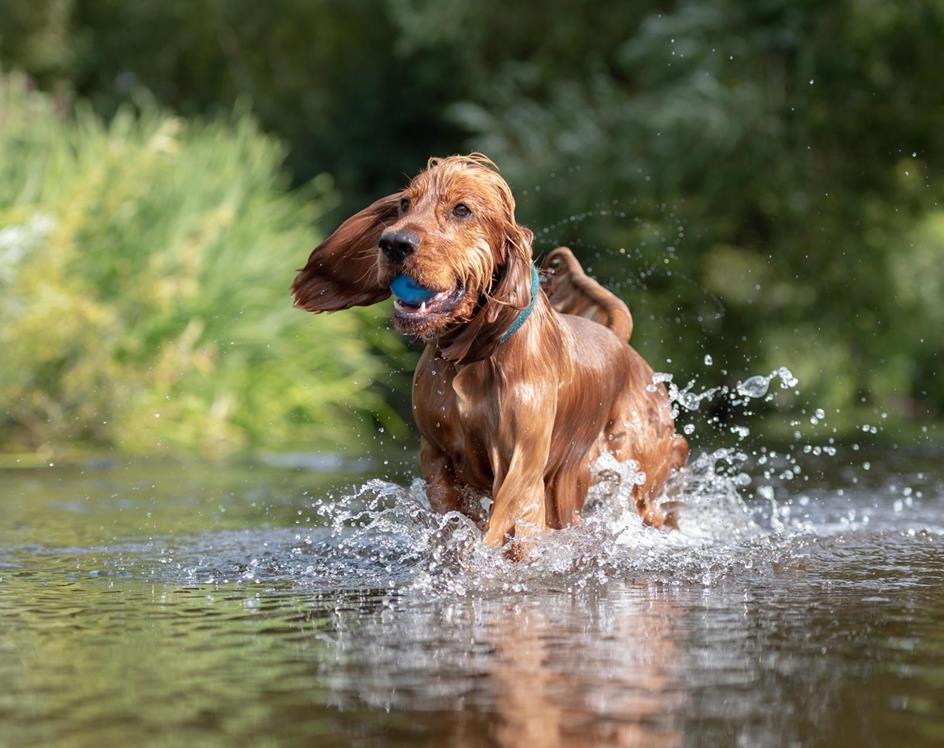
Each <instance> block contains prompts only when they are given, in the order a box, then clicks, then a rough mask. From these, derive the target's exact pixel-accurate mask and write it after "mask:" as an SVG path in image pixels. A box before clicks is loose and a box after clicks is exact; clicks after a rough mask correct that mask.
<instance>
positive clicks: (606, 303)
mask: <svg viewBox="0 0 944 748" xmlns="http://www.w3.org/2000/svg"><path fill="white" fill-rule="evenodd" d="M541 270H542V275H543V278H544V280H543V283H544V291H545V292H546V293H547V298H548V300H549V301H550V302H551V306H553V307H554V308H555V309H556V310H557V311H559V312H561V313H562V314H574V315H576V316H578V317H586V318H587V319H592V320H593V321H594V322H599V323H600V324H601V325H604V326H606V327H609V328H610V329H611V330H612V331H613V332H614V333H616V336H617V337H618V338H619V339H620V340H625V341H626V342H627V343H628V342H629V338H630V337H631V336H632V334H633V316H632V315H631V314H630V313H629V308H628V307H627V306H626V304H624V303H623V301H622V299H620V298H619V297H618V296H616V295H615V294H614V293H611V292H610V291H607V290H606V289H605V288H604V287H603V286H601V285H600V284H599V283H597V282H596V281H595V280H594V279H593V278H591V277H590V276H589V275H587V274H586V273H585V272H584V271H583V268H582V267H580V263H579V262H577V258H576V257H574V253H573V252H571V251H570V250H569V249H568V248H567V247H558V248H557V249H555V250H554V251H553V252H551V253H550V254H548V256H547V257H545V258H544V263H543V265H542V268H541Z"/></svg>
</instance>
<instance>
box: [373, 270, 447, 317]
mask: <svg viewBox="0 0 944 748" xmlns="http://www.w3.org/2000/svg"><path fill="white" fill-rule="evenodd" d="M390 290H391V291H393V293H394V295H395V296H396V297H397V299H396V301H395V302H394V305H393V313H394V315H395V316H396V317H397V319H399V320H402V321H404V322H420V321H423V320H426V319H428V318H431V317H435V316H440V315H445V314H449V313H450V312H451V311H452V310H453V309H455V308H456V305H457V304H458V303H459V301H461V300H462V296H463V295H464V294H465V289H464V288H463V287H462V286H461V285H458V284H457V285H456V286H455V288H453V289H451V290H448V291H438V292H437V291H433V290H431V289H427V288H424V287H423V286H421V285H419V284H418V283H416V281H414V280H413V279H412V278H408V277H407V276H403V275H398V276H397V277H396V278H394V281H393V283H391V285H390Z"/></svg>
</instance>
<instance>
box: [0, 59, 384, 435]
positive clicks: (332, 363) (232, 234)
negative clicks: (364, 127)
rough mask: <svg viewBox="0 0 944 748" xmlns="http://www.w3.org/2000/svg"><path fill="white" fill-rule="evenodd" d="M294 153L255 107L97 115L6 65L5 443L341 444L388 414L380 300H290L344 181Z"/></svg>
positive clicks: (1, 105)
mask: <svg viewBox="0 0 944 748" xmlns="http://www.w3.org/2000/svg"><path fill="white" fill-rule="evenodd" d="M283 157H284V149H283V147H282V146H281V145H280V144H279V143H278V142H277V141H275V140H273V139H272V138H270V137H268V136H265V135H263V134H261V133H260V132H259V130H258V129H257V127H256V126H255V124H254V123H253V121H252V119H251V118H250V117H249V116H246V115H240V116H234V117H233V118H231V119H229V120H221V121H213V122H208V123H200V122H196V121H190V122H186V121H183V120H181V119H180V118H178V117H175V116H171V115H168V114H165V113H161V112H159V111H158V110H156V109H154V108H149V107H146V108H144V109H143V110H142V111H140V112H139V113H132V112H131V111H130V110H128V109H124V110H120V111H119V112H118V113H117V115H116V116H115V117H114V118H113V119H112V120H111V121H110V122H107V123H105V122H103V121H102V120H101V119H100V118H99V117H98V116H97V115H95V114H93V113H92V112H91V111H90V110H88V108H87V107H80V108H79V110H78V111H77V112H76V113H75V116H74V117H72V116H63V114H61V113H58V112H56V111H55V108H54V106H53V102H52V100H51V99H50V97H49V96H47V95H45V94H41V93H37V92H35V91H29V90H28V89H27V86H26V84H25V81H24V80H23V79H22V78H19V77H15V76H14V77H6V78H0V351H2V365H0V434H2V442H3V443H2V444H0V447H2V448H5V449H8V450H9V449H14V450H18V449H20V450H22V449H29V450H44V449H53V448H55V447H57V446H62V445H64V444H66V443H68V442H87V443H91V444H94V445H98V446H105V447H117V448H120V449H122V450H126V451H146V452H153V451H161V450H179V449H187V450H194V449H197V450H200V451H202V452H208V453H227V452H232V451H235V450H241V449H245V448H250V447H265V446H269V447H276V446H277V447H279V448H283V449H284V448H287V447H291V446H292V445H299V444H305V445H306V446H310V444H311V443H318V444H321V445H325V446H334V447H338V448H340V447H346V446H350V445H352V444H353V443H355V442H357V441H360V439H358V438H356V435H357V434H359V433H360V430H361V429H362V428H363V427H364V425H365V424H367V425H370V424H371V423H372V422H373V419H374V418H375V417H379V418H381V419H387V420H391V419H394V417H393V416H392V414H391V412H390V410H389V408H387V406H386V405H385V403H384V401H383V399H382V398H381V397H380V396H379V395H378V393H377V392H376V391H375V390H374V389H372V388H371V384H372V382H373V380H374V379H375V378H379V377H380V376H381V375H382V374H383V375H386V373H387V372H386V367H387V366H388V364H387V363H386V362H385V361H383V360H381V358H380V356H379V355H378V354H377V353H376V351H375V349H374V348H373V347H372V343H371V341H372V340H373V339H375V338H376V335H375V332H374V331H375V329H376V328H377V327H378V324H379V323H378V321H377V320H376V319H375V317H376V313H375V312H371V311H364V312H362V313H352V314H345V315H337V316H334V317H325V318H322V319H319V320H318V321H317V324H315V321H314V317H312V316H311V315H305V314H302V313H301V312H299V311H297V310H295V309H293V308H292V305H291V300H290V296H289V293H288V286H289V284H290V282H291V279H292V277H293V274H294V273H293V271H294V268H296V267H297V266H298V265H299V264H301V263H303V262H304V259H305V257H306V256H307V252H308V251H309V250H310V248H311V247H312V246H314V244H315V243H316V235H315V233H314V230H313V224H314V222H315V220H316V219H317V218H318V217H319V215H320V214H321V213H322V211H323V210H325V209H326V208H328V207H330V206H331V205H332V204H333V203H334V202H335V201H336V199H337V198H336V195H335V194H334V192H333V189H332V186H331V182H330V180H329V179H327V178H319V179H316V180H314V182H312V183H311V184H310V185H309V186H308V187H307V188H306V189H305V190H304V191H302V192H290V191H288V189H287V186H288V185H287V178H286V176H285V175H284V174H283V173H282V171H281V163H282V159H283ZM387 344H388V345H389V344H390V342H389V341H388V343H387ZM375 414H379V415H375ZM394 420H395V419H394ZM367 431H368V432H369V431H371V429H370V428H368V429H367Z"/></svg>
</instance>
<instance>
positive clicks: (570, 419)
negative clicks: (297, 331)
mask: <svg viewBox="0 0 944 748" xmlns="http://www.w3.org/2000/svg"><path fill="white" fill-rule="evenodd" d="M532 239H533V234H532V232H531V231H530V230H529V229H527V228H525V227H524V226H520V225H519V224H518V223H517V221H516V220H515V200H514V197H513V195H512V192H511V189H510V188H509V186H508V184H507V182H506V181H505V180H504V179H503V178H502V177H501V175H500V174H499V173H498V170H497V168H496V167H495V165H494V164H493V163H492V162H491V161H490V160H488V159H487V158H486V157H484V156H482V155H481V154H472V155H469V156H450V157H448V158H442V159H437V158H434V159H430V161H429V163H428V165H427V168H426V169H425V170H424V171H422V172H421V173H420V174H419V175H417V176H416V177H415V178H414V179H413V180H412V181H411V182H410V183H409V184H408V185H407V186H406V187H405V188H404V189H403V190H402V191H400V192H396V193H394V194H392V195H388V196H386V197H383V198H381V199H380V200H377V201H376V202H375V203H373V204H371V205H369V206H368V207H367V208H365V209H363V210H362V211H360V212H359V213H357V214H355V215H354V216H352V217H350V218H349V219H347V220H346V221H345V222H344V223H343V224H341V226H340V227H339V228H338V229H337V230H336V231H335V232H334V233H333V234H331V236H329V237H328V238H327V239H326V240H325V241H324V242H323V243H322V244H321V245H320V246H318V247H317V248H316V249H315V250H314V251H313V252H312V253H311V256H310V257H309V258H308V263H307V264H306V265H305V267H304V268H303V269H302V270H300V271H299V272H298V275H297V277H296V278H295V282H294V284H293V286H292V292H293V294H294V296H295V303H296V305H297V306H299V307H301V308H302V309H305V310H308V311H310V312H333V311H337V310H340V309H346V308H348V307H351V306H357V305H367V304H374V303H376V302H378V301H381V300H383V299H386V298H388V297H389V296H390V295H391V292H393V293H394V294H395V295H396V296H397V299H396V301H395V303H394V309H393V315H394V324H395V326H396V327H397V329H398V330H400V331H401V332H402V333H404V334H406V335H409V336H412V337H414V338H418V339H420V340H422V341H424V342H425V346H426V347H425V349H424V351H423V354H422V356H421V358H420V361H419V365H418V366H417V369H416V373H415V375H414V379H413V415H414V418H415V420H416V424H417V426H418V427H419V430H420V433H421V435H422V440H421V451H420V461H421V463H422V469H423V474H424V477H425V478H426V482H427V486H428V489H427V490H428V496H429V500H430V503H431V504H432V506H433V508H434V509H435V510H437V511H440V512H449V511H459V512H464V513H466V514H469V515H471V516H474V514H475V512H474V510H473V508H472V505H471V504H470V502H469V501H468V499H469V496H470V495H475V494H476V493H478V494H481V493H484V494H487V495H489V496H490V497H491V499H492V502H491V510H490V514H489V516H488V517H487V524H486V529H485V542H486V543H488V544H489V545H492V546H501V545H504V544H505V543H506V542H508V541H509V539H512V538H514V539H515V541H516V544H520V542H521V541H522V540H523V539H525V538H527V537H528V536H532V535H534V534H536V533H540V532H543V531H544V530H546V529H548V528H562V527H565V526H567V525H571V524H573V523H575V522H577V521H579V517H580V512H581V509H582V508H583V505H584V501H585V499H586V496H587V491H588V489H589V487H590V482H591V470H590V468H591V465H592V463H593V462H594V460H595V459H596V458H597V457H598V456H600V454H601V453H603V452H604V451H605V452H609V453H611V454H612V455H613V456H614V457H615V458H616V459H617V460H619V461H621V462H622V461H626V460H635V461H636V462H637V463H638V464H639V468H640V470H641V471H642V472H643V473H644V479H643V480H641V481H640V482H639V483H638V484H636V485H634V487H633V498H634V501H635V504H636V508H637V509H638V511H639V513H640V515H641V516H642V519H643V521H645V522H646V523H647V524H650V525H654V526H657V527H661V526H663V525H666V524H668V525H671V524H674V516H673V515H672V514H671V513H668V512H666V511H664V510H663V509H662V508H660V506H659V505H658V503H657V501H656V498H657V497H658V495H659V493H660V491H661V490H662V487H663V486H664V484H665V482H666V480H667V478H668V477H669V475H670V474H671V472H672V471H673V470H675V469H678V468H680V467H682V466H683V465H684V464H685V461H686V459H687V455H688V444H687V443H686V441H685V439H684V438H683V437H681V436H679V435H677V434H675V429H674V423H673V419H672V415H671V408H670V404H669V398H668V394H667V392H666V390H665V387H663V386H662V385H661V384H656V383H654V382H653V372H652V369H651V368H650V367H649V365H648V364H647V363H646V362H645V361H644V360H643V358H642V357H641V356H640V355H639V354H638V353H637V352H636V351H635V350H634V349H633V348H632V347H631V346H630V345H629V338H630V336H631V334H632V330H633V322H632V317H631V315H630V313H629V309H628V308H627V307H626V305H625V304H624V303H623V302H622V301H621V300H620V299H619V298H617V297H616V296H615V295H613V294H612V293H610V292H609V291H607V290H606V289H605V288H603V287H602V286H601V285H600V284H598V283H597V282H596V281H594V280H593V279H591V278H590V277H589V276H587V275H586V274H585V273H584V272H583V270H582V269H581V267H580V264H579V263H578V262H577V260H576V258H575V257H574V255H573V254H572V253H571V252H570V250H569V249H566V248H564V247H560V248H558V249H555V250H554V251H553V252H551V253H550V254H549V255H548V256H547V258H546V259H545V261H544V265H543V271H542V274H543V276H544V278H543V283H542V282H541V274H539V273H538V271H537V269H536V268H535V266H534V265H533V262H532V250H531V245H532Z"/></svg>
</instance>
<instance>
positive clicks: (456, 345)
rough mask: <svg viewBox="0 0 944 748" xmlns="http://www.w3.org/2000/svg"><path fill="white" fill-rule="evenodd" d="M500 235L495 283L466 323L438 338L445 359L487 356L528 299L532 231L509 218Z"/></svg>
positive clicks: (476, 359) (529, 298) (456, 359)
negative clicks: (500, 241) (500, 246)
mask: <svg viewBox="0 0 944 748" xmlns="http://www.w3.org/2000/svg"><path fill="white" fill-rule="evenodd" d="M503 237H504V239H503V244H502V248H501V252H500V257H499V258H498V263H499V264H498V265H497V267H496V278H495V283H494V285H493V286H492V288H491V290H490V291H489V292H488V293H487V294H485V295H484V300H483V303H482V305H481V307H480V308H479V310H478V311H477V312H476V314H475V316H473V317H472V319H471V320H469V322H467V323H466V324H464V325H463V326H462V327H460V328H459V329H458V330H456V331H455V332H454V333H452V334H447V335H445V336H443V337H442V338H440V341H439V347H440V350H441V351H442V354H443V356H444V357H445V358H446V359H447V360H450V361H456V362H458V363H472V362H473V361H480V360H482V359H483V358H486V357H488V356H490V355H491V354H492V352H493V351H494V350H495V349H496V348H497V347H498V346H499V345H500V343H501V338H502V336H503V335H504V334H505V333H506V332H507V331H508V329H509V328H510V327H511V326H512V325H513V324H514V321H515V319H517V317H518V315H519V314H520V313H521V311H522V310H523V309H524V308H525V307H527V306H528V303H529V302H530V301H531V242H532V240H533V238H534V234H533V233H532V231H531V229H528V228H525V227H524V226H519V225H518V224H517V223H515V222H514V220H513V219H512V220H510V221H509V222H508V223H507V225H506V226H505V227H504V229H503ZM538 293H541V291H540V289H539V290H538Z"/></svg>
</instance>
